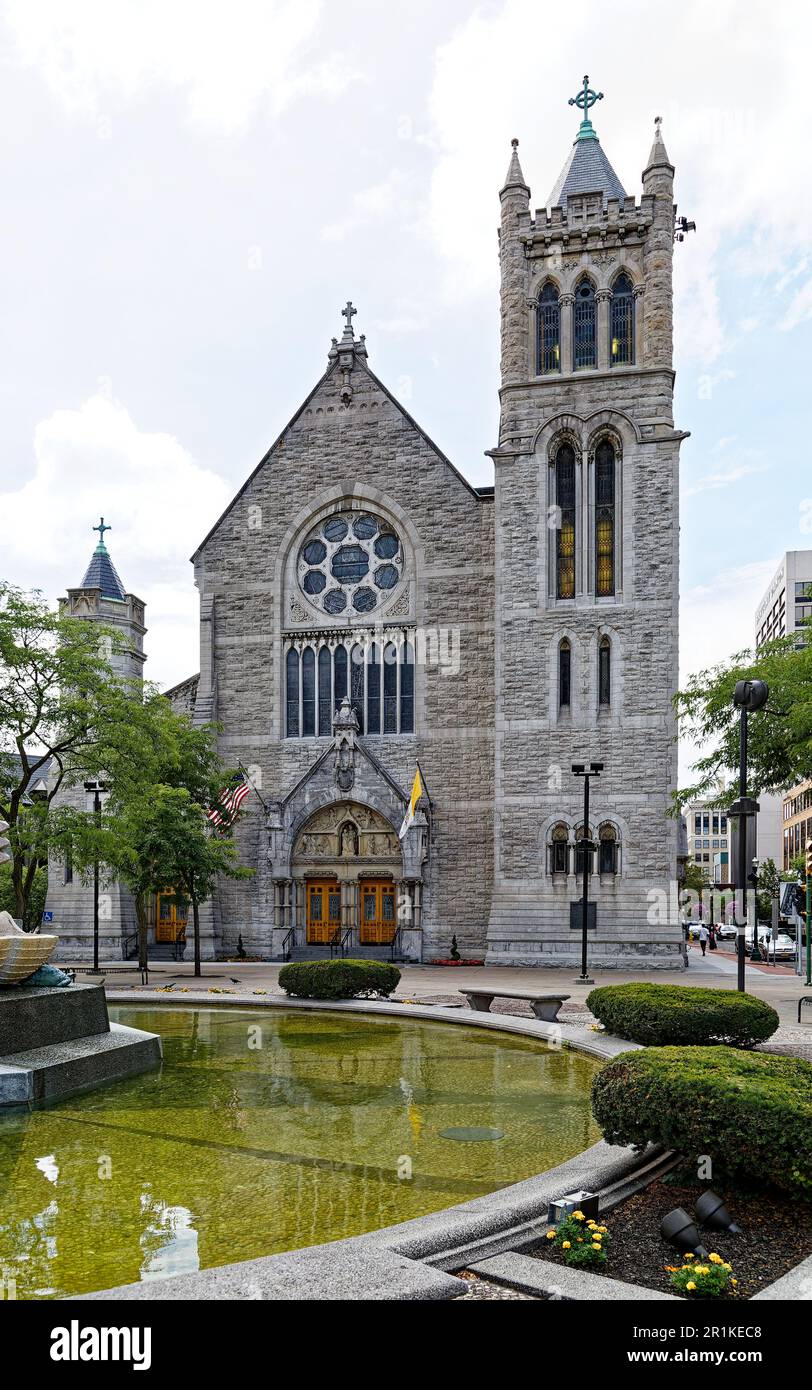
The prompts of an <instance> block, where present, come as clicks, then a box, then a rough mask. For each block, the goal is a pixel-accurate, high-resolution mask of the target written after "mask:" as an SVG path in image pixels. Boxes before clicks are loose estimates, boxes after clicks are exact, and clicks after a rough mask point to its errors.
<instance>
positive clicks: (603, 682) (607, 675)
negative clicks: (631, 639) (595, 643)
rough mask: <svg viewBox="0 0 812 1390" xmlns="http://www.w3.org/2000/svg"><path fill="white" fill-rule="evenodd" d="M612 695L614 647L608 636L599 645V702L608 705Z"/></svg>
mask: <svg viewBox="0 0 812 1390" xmlns="http://www.w3.org/2000/svg"><path fill="white" fill-rule="evenodd" d="M611 697H612V648H611V644H610V642H609V638H608V637H602V638H601V643H600V646H599V647H598V702H599V704H601V705H608V704H609V703H610V701H611Z"/></svg>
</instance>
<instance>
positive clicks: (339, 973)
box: [279, 960, 400, 999]
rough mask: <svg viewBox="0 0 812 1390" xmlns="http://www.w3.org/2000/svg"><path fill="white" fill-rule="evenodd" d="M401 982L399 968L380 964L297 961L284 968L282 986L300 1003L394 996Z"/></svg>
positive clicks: (368, 961)
mask: <svg viewBox="0 0 812 1390" xmlns="http://www.w3.org/2000/svg"><path fill="white" fill-rule="evenodd" d="M399 982H400V971H399V970H398V968H397V966H395V965H389V964H388V962H386V961H379V960H315V961H295V962H294V963H292V964H290V965H283V966H282V969H281V970H280V972H279V983H280V985H281V986H282V988H283V989H284V990H285V992H286V994H292V995H295V996H296V997H297V998H299V999H353V998H354V997H355V996H356V995H358V994H391V993H392V990H393V989H397V987H398V983H399Z"/></svg>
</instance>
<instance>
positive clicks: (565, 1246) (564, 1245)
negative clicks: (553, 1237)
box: [561, 1240, 571, 1250]
mask: <svg viewBox="0 0 812 1390" xmlns="http://www.w3.org/2000/svg"><path fill="white" fill-rule="evenodd" d="M570 1248H571V1247H570V1242H569V1241H568V1240H562V1242H561V1249H562V1250H569V1249H570Z"/></svg>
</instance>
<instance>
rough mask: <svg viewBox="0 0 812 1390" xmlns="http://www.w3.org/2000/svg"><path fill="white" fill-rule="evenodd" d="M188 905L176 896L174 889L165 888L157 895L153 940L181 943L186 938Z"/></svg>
mask: <svg viewBox="0 0 812 1390" xmlns="http://www.w3.org/2000/svg"><path fill="white" fill-rule="evenodd" d="M188 916H189V904H188V903H187V902H186V900H185V899H184V898H181V897H178V895H176V893H175V890H174V888H165V889H164V891H163V892H162V893H159V894H158V902H157V908H156V912H155V940H156V941H167V942H170V943H171V942H175V941H183V940H185V937H186V923H187V920H188Z"/></svg>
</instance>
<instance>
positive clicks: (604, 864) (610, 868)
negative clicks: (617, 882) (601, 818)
mask: <svg viewBox="0 0 812 1390" xmlns="http://www.w3.org/2000/svg"><path fill="white" fill-rule="evenodd" d="M617 870H618V842H617V834H616V832H615V827H614V826H613V825H602V826H601V828H600V832H599V834H598V873H599V874H616V873H617Z"/></svg>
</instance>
